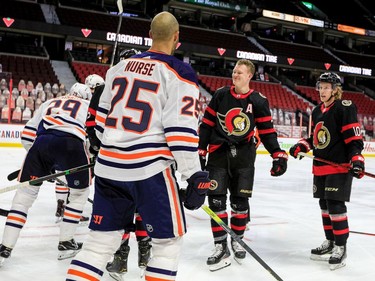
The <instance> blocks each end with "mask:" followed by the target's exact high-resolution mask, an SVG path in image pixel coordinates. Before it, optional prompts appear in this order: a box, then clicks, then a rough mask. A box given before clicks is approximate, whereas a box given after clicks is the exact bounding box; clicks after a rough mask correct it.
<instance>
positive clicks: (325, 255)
mask: <svg viewBox="0 0 375 281" xmlns="http://www.w3.org/2000/svg"><path fill="white" fill-rule="evenodd" d="M333 247H334V242H333V241H331V240H325V241H324V242H323V243H322V245H320V246H319V247H318V248H315V249H311V256H310V259H312V260H314V261H328V260H329V257H330V255H331V254H332V251H333Z"/></svg>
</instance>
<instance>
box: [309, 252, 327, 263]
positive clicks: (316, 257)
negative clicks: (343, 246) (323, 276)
mask: <svg viewBox="0 0 375 281" xmlns="http://www.w3.org/2000/svg"><path fill="white" fill-rule="evenodd" d="M330 257H331V253H328V254H325V255H313V254H311V256H310V260H313V261H329V258H330Z"/></svg>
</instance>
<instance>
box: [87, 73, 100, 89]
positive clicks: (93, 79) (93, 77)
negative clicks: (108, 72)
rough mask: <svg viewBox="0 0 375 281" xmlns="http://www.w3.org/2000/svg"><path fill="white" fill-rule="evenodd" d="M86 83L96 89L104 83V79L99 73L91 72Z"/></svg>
mask: <svg viewBox="0 0 375 281" xmlns="http://www.w3.org/2000/svg"><path fill="white" fill-rule="evenodd" d="M85 84H86V85H87V86H88V87H89V88H90V89H95V88H96V87H97V86H100V85H104V79H103V78H102V77H101V76H99V75H98V74H90V75H89V76H87V77H86V79H85Z"/></svg>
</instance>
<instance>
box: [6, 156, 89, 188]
mask: <svg viewBox="0 0 375 281" xmlns="http://www.w3.org/2000/svg"><path fill="white" fill-rule="evenodd" d="M94 165H95V163H90V164H87V165H82V166H79V167H75V168H71V169H68V170H65V171H62V172H59V173H55V174H51V175H48V176H44V177H40V178H37V179H34V180H29V181H25V182H21V183H19V184H16V185H12V186H8V187H4V188H1V189H0V194H1V193H5V192H8V191H12V190H15V189H18V188H22V187H26V186H29V185H33V184H37V183H41V182H43V181H46V180H49V179H54V178H57V177H60V176H66V175H70V174H74V173H77V172H81V171H84V170H87V169H89V168H91V167H93V166H94Z"/></svg>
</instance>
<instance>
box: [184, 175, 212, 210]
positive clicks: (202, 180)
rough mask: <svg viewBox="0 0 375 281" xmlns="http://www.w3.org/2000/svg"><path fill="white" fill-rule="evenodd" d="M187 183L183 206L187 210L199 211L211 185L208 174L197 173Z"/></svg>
mask: <svg viewBox="0 0 375 281" xmlns="http://www.w3.org/2000/svg"><path fill="white" fill-rule="evenodd" d="M187 182H188V186H187V188H186V198H185V202H184V206H185V208H186V209H189V210H196V209H199V208H200V207H201V206H202V204H203V203H204V200H205V199H206V194H207V191H208V189H209V188H210V184H211V181H210V179H209V177H208V172H204V171H198V172H196V173H194V174H193V175H192V176H191V177H190V178H189V179H188V180H187Z"/></svg>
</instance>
